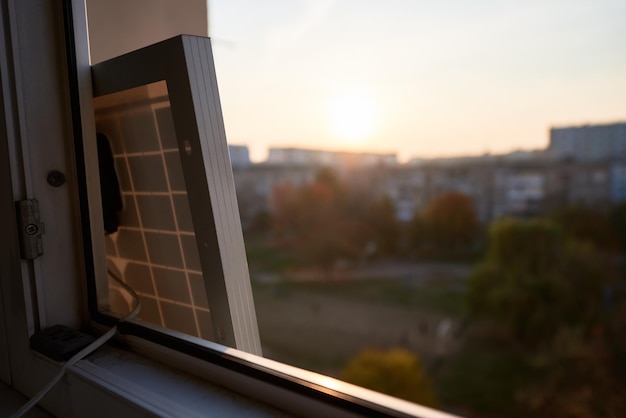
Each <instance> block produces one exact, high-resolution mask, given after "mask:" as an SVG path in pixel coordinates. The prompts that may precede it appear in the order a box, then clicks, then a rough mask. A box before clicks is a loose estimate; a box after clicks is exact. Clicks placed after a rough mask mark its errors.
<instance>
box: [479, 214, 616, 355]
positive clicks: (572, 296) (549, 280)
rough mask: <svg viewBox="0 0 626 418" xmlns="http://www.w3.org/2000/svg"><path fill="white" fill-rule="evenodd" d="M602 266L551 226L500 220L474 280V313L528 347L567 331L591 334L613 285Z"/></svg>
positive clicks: (540, 222) (493, 227)
mask: <svg viewBox="0 0 626 418" xmlns="http://www.w3.org/2000/svg"><path fill="white" fill-rule="evenodd" d="M602 261H603V260H602V259H601V258H600V257H599V255H598V254H597V253H596V252H595V251H594V250H593V248H592V247H590V246H589V245H585V244H584V243H580V242H577V241H574V240H571V239H569V238H568V237H567V235H566V234H565V232H564V230H563V229H562V228H561V227H559V226H558V225H557V224H555V223H554V222H552V221H549V220H540V219H534V220H529V221H524V220H516V219H502V220H498V221H495V222H493V223H492V225H491V227H490V229H489V248H488V251H487V254H486V257H485V259H484V261H483V262H481V263H479V264H478V265H477V266H476V268H475V270H474V272H473V274H472V277H471V278H470V288H469V293H468V302H469V308H470V311H471V312H472V313H473V314H474V315H479V316H488V317H491V318H494V319H496V320H497V321H499V322H500V323H502V324H504V325H505V326H506V328H507V329H508V330H510V331H511V333H512V335H513V336H514V337H515V338H516V340H517V341H518V342H520V343H523V344H530V345H533V344H538V343H546V342H549V340H550V338H551V337H553V336H555V335H556V334H557V331H558V330H559V329H560V328H561V327H563V326H570V327H577V326H581V327H583V328H584V329H586V330H588V329H590V327H591V324H593V323H594V321H595V320H596V319H597V318H598V315H599V312H600V308H601V303H602V296H603V289H604V287H605V285H606V284H607V283H608V281H609V273H608V272H607V269H606V267H605V266H604V264H603V262H602Z"/></svg>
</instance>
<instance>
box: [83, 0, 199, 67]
mask: <svg viewBox="0 0 626 418" xmlns="http://www.w3.org/2000/svg"><path fill="white" fill-rule="evenodd" d="M86 2H87V19H88V24H89V49H90V54H91V63H92V64H96V63H98V62H101V61H104V60H107V59H109V58H113V57H116V56H118V55H122V54H124V53H126V52H130V51H133V50H135V49H139V48H142V47H144V46H147V45H150V44H153V43H156V42H159V41H162V40H164V39H168V38H171V37H173V36H176V35H180V34H185V35H198V36H208V34H209V17H208V0H176V1H172V0H86Z"/></svg>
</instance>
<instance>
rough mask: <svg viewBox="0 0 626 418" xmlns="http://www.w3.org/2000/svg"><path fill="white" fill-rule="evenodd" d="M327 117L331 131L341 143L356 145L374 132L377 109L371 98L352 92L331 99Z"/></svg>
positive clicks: (365, 94) (364, 94)
mask: <svg viewBox="0 0 626 418" xmlns="http://www.w3.org/2000/svg"><path fill="white" fill-rule="evenodd" d="M329 115H330V123H331V126H332V129H333V131H334V133H335V134H336V135H337V136H338V137H339V138H340V139H341V140H342V141H346V142H349V143H358V142H362V141H363V140H365V139H366V138H367V137H368V136H370V135H371V134H372V133H373V132H374V129H375V127H376V119H377V117H378V109H377V106H376V101H375V100H374V98H373V97H372V96H370V95H368V94H367V93H365V92H352V93H347V94H344V95H341V96H338V97H335V98H333V99H332V100H331V102H330V105H329Z"/></svg>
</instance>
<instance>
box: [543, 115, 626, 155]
mask: <svg viewBox="0 0 626 418" xmlns="http://www.w3.org/2000/svg"><path fill="white" fill-rule="evenodd" d="M548 152H549V153H550V155H551V156H552V157H553V158H555V159H558V160H563V159H571V160H577V161H599V160H608V159H619V158H625V159H626V122H619V123H611V124H605V125H583V126H570V127H561V128H552V129H550V146H549V148H548Z"/></svg>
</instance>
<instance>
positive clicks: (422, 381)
mask: <svg viewBox="0 0 626 418" xmlns="http://www.w3.org/2000/svg"><path fill="white" fill-rule="evenodd" d="M341 379H343V380H345V381H346V382H349V383H353V384H355V385H359V386H362V387H364V388H367V389H372V390H375V391H378V392H381V393H385V394H387V395H391V396H395V397H398V398H402V399H405V400H407V401H411V402H415V403H418V404H421V405H426V406H436V405H437V401H436V398H435V395H434V393H433V389H432V386H431V382H430V379H429V378H428V376H426V374H425V373H424V370H423V368H422V365H421V363H420V361H419V359H418V358H417V357H416V356H415V355H413V354H412V353H410V352H409V351H407V350H404V349H401V348H393V349H390V350H387V351H384V350H380V349H374V348H369V349H364V350H362V351H361V352H360V353H359V354H358V355H357V356H356V357H354V358H353V359H352V360H350V362H349V363H348V365H347V366H346V368H345V369H344V370H343V372H342V374H341Z"/></svg>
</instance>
